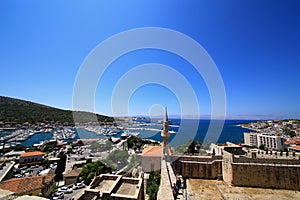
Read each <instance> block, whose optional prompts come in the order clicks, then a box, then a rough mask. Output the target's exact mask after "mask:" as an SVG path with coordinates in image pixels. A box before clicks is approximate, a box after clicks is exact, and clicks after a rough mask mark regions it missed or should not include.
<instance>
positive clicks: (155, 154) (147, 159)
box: [142, 108, 170, 173]
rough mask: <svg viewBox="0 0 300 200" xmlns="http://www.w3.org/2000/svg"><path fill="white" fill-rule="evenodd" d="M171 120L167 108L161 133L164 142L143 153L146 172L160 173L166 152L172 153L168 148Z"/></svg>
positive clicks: (149, 147) (146, 148) (146, 149)
mask: <svg viewBox="0 0 300 200" xmlns="http://www.w3.org/2000/svg"><path fill="white" fill-rule="evenodd" d="M168 126H169V119H168V112H167V108H166V109H165V116H164V122H163V130H162V131H161V137H162V139H163V142H162V144H161V145H160V146H148V147H145V148H144V150H143V152H142V169H143V171H144V172H147V173H149V172H152V171H159V170H160V168H161V159H162V155H163V153H164V151H165V150H167V151H168V153H170V149H169V148H168V140H169V137H170V132H169V128H168Z"/></svg>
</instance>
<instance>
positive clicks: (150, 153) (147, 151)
mask: <svg viewBox="0 0 300 200" xmlns="http://www.w3.org/2000/svg"><path fill="white" fill-rule="evenodd" d="M162 153H163V147H162V146H149V147H145V148H144V150H143V152H142V169H143V171H144V172H147V173H149V172H152V171H159V170H160V167H161V157H162Z"/></svg>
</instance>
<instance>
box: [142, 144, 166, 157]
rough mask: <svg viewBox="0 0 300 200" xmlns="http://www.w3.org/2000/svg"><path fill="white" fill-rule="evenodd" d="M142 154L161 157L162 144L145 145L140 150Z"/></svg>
mask: <svg viewBox="0 0 300 200" xmlns="http://www.w3.org/2000/svg"><path fill="white" fill-rule="evenodd" d="M142 156H151V157H161V156H162V146H149V147H146V148H145V149H144V150H143V152H142Z"/></svg>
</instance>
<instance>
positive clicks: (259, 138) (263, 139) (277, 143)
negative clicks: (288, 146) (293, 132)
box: [244, 132, 284, 151]
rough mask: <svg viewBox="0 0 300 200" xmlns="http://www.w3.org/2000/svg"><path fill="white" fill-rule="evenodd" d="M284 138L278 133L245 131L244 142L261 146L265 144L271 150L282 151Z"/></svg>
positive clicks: (248, 144)
mask: <svg viewBox="0 0 300 200" xmlns="http://www.w3.org/2000/svg"><path fill="white" fill-rule="evenodd" d="M283 143H284V138H282V137H281V136H279V135H276V134H265V133H253V132H250V133H244V144H245V145H247V146H253V147H257V148H259V147H260V146H262V145H263V146H265V147H267V148H268V149H270V150H277V151H280V150H282V149H283Z"/></svg>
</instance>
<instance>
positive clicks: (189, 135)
mask: <svg viewBox="0 0 300 200" xmlns="http://www.w3.org/2000/svg"><path fill="white" fill-rule="evenodd" d="M198 121H199V120H193V119H189V120H185V128H184V132H178V129H179V125H180V123H181V120H180V119H170V126H169V130H170V131H175V132H178V133H176V134H171V136H170V143H171V145H173V146H178V145H180V144H183V143H187V142H188V141H189V140H191V139H194V140H201V141H204V139H205V136H206V135H207V130H208V127H209V124H210V122H211V121H210V120H200V121H199V122H198ZM248 122H251V120H226V121H225V122H224V126H223V128H222V129H221V130H222V131H221V133H220V137H218V139H217V141H208V142H214V143H216V142H217V143H225V142H227V141H230V142H234V143H242V142H243V141H244V139H243V138H244V132H249V131H250V130H249V129H245V128H242V127H240V126H237V125H239V124H243V123H248ZM195 123H198V129H197V131H196V133H195V132H193V131H192V127H193V126H194V125H195ZM216 124H217V126H218V123H216ZM145 128H155V129H162V125H155V126H154V125H153V126H147V127H145ZM132 132H137V131H133V130H132ZM138 132H140V137H141V138H148V139H153V140H157V141H162V138H161V133H160V131H153V130H146V129H145V130H138ZM120 136H121V133H119V134H117V135H115V136H114V137H120ZM51 138H52V132H48V133H37V134H35V135H33V136H32V137H30V138H28V139H27V140H25V141H23V142H21V144H22V145H24V146H32V145H33V144H36V143H40V141H43V140H49V139H51ZM80 138H82V139H84V138H107V137H106V136H103V135H97V134H95V133H93V132H89V131H86V130H85V129H76V137H75V138H74V140H76V139H80ZM68 141H72V140H66V142H68Z"/></svg>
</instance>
